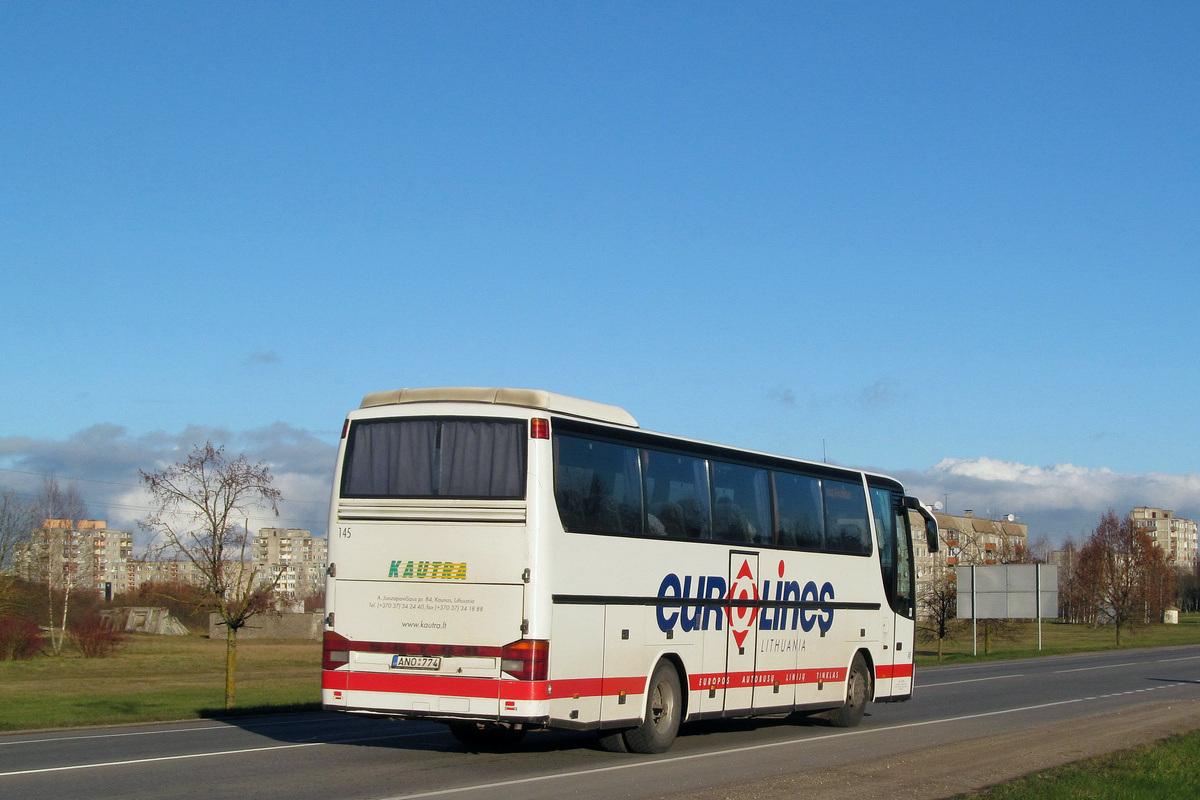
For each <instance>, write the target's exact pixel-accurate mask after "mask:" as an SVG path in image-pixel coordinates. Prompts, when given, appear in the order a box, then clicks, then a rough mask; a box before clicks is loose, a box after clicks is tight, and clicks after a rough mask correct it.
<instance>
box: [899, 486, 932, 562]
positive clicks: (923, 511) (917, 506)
mask: <svg viewBox="0 0 1200 800" xmlns="http://www.w3.org/2000/svg"><path fill="white" fill-rule="evenodd" d="M904 507H905V508H910V509H912V510H913V511H916V512H917V513H918V514H920V515H921V518H922V519H924V520H925V544H926V546H928V547H929V552H931V553H936V552H937V551H938V526H937V520H936V519H934V516H933V514H931V513H930V512H929V509H927V508H925V506H923V505H921V501H920V500H918V499H917V498H915V497H905V498H904Z"/></svg>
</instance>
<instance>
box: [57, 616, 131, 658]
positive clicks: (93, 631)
mask: <svg viewBox="0 0 1200 800" xmlns="http://www.w3.org/2000/svg"><path fill="white" fill-rule="evenodd" d="M67 636H68V637H69V638H70V640H71V644H73V645H75V648H76V649H77V650H79V652H80V653H81V654H82V655H83V657H84V658H108V657H110V656H113V655H115V654H116V652H117V651H118V650H119V649H121V646H122V645H124V644H125V634H124V633H123V632H121V631H119V630H117V629H116V628H115V627H113V625H112V624H111V623H110V622H108V621H107V620H103V619H100V617H98V616H89V617H87V618H86V619H83V620H81V621H79V622H75V623H72V624H71V626H70V629H69V630H68V631H67Z"/></svg>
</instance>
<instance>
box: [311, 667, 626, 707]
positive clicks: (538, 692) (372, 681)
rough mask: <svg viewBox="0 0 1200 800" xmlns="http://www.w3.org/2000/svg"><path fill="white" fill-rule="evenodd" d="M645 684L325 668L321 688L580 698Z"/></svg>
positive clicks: (506, 697) (503, 697) (617, 680)
mask: <svg viewBox="0 0 1200 800" xmlns="http://www.w3.org/2000/svg"><path fill="white" fill-rule="evenodd" d="M645 686H646V679H645V678H575V679H572V680H551V681H513V680H500V679H498V678H467V677H462V676H459V675H412V674H408V673H387V672H344V671H337V670H325V671H324V672H322V673H321V687H322V688H324V689H340V690H342V691H361V692H388V693H394V694H429V695H442V696H446V695H453V696H455V697H498V698H500V699H501V700H552V699H556V698H560V697H574V696H575V695H579V696H580V697H599V696H604V695H611V696H617V695H619V694H620V693H621V692H625V693H626V694H641V693H642V691H643V690H644V689H645Z"/></svg>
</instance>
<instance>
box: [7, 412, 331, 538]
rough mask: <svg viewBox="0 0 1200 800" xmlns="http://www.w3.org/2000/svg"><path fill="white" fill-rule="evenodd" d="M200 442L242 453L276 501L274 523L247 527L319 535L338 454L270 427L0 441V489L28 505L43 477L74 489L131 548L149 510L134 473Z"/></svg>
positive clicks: (264, 520)
mask: <svg viewBox="0 0 1200 800" xmlns="http://www.w3.org/2000/svg"><path fill="white" fill-rule="evenodd" d="M205 441H212V442H213V443H214V444H222V445H224V446H225V448H226V452H227V453H229V454H231V455H237V454H239V453H245V455H246V457H247V459H249V460H250V462H251V463H257V462H260V461H261V462H264V463H266V464H267V465H268V466H269V467H270V471H271V474H272V475H273V476H274V478H275V487H276V488H277V489H279V490H280V492H282V494H283V502H282V503H280V507H279V517H274V516H273V515H271V514H270V512H267V513H266V514H262V512H259V513H260V516H256V517H251V518H250V520H249V522H250V528H251V529H252V530H257V529H258V528H260V527H281V528H306V529H308V530H310V531H312V532H313V533H314V534H316V535H321V536H323V535H324V534H325V529H326V526H327V525H328V521H329V520H328V517H329V493H330V487H331V481H332V476H333V461H334V458H335V456H336V452H337V448H336V446H335V445H333V444H330V443H329V442H326V441H324V440H322V439H319V438H318V437H316V436H315V435H313V434H312V433H309V432H308V431H303V430H300V429H297V428H293V427H291V426H289V425H286V424H284V423H276V424H274V425H270V426H268V427H265V428H258V429H253V430H249V431H243V432H240V433H237V432H234V431H230V430H228V429H224V428H210V427H205V426H189V427H188V428H186V429H184V430H183V431H182V432H180V433H178V434H171V433H165V432H162V431H155V432H153V433H149V434H146V435H143V436H132V435H130V434H129V432H128V431H127V430H126V429H125V428H122V427H120V426H117V425H93V426H91V427H90V428H87V429H85V430H83V431H79V432H78V433H75V434H73V435H71V436H69V437H68V438H67V439H66V440H63V441H59V440H52V439H32V438H29V437H23V436H11V437H0V487H4V488H11V489H15V490H17V491H19V492H21V493H22V494H23V495H25V496H27V497H30V498H32V497H33V496H35V495H36V494H37V493H38V490H39V489H40V487H41V484H42V480H43V476H44V475H48V474H54V475H55V476H57V478H58V480H59V482H60V483H68V482H71V481H74V482H76V483H77V485H78V486H79V489H80V492H81V493H82V495H83V498H84V500H85V501H86V502H87V504H88V510H89V513H90V514H91V516H92V517H94V518H96V519H103V520H105V521H106V522H107V523H108V527H109V528H112V529H116V530H131V531H133V532H134V542H135V545H136V546H137V547H142V546H144V545H145V544H146V542H147V541H148V539H149V536H148V535H147V534H145V533H144V532H142V531H141V530H140V528H139V526H138V520H139V519H143V518H145V517H146V516H147V515H148V514H149V511H150V508H149V506H150V504H149V498H148V496H147V494H146V492H145V490H144V489H142V488H141V481H140V476H139V473H138V471H139V470H144V471H146V472H153V471H154V470H157V469H161V468H163V467H165V466H167V465H169V464H172V463H175V462H178V461H182V460H184V459H185V458H187V456H188V454H189V453H191V451H192V448H193V447H194V446H196V445H200V444H203V443H204V442H205Z"/></svg>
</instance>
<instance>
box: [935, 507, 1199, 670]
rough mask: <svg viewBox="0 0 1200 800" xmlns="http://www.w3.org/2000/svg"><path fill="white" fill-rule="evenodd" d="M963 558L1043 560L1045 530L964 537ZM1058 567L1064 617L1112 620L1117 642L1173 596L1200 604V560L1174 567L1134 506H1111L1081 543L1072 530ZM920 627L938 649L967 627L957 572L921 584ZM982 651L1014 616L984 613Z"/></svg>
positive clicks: (1180, 603) (1189, 605) (1158, 616)
mask: <svg viewBox="0 0 1200 800" xmlns="http://www.w3.org/2000/svg"><path fill="white" fill-rule="evenodd" d="M960 544H961V546H960V547H959V549H958V552H959V554H960V556H962V558H960V560H959V563H961V564H963V565H969V564H972V563H974V564H980V563H983V560H984V557H985V556H986V558H987V561H988V562H989V563H996V564H1038V563H1046V562H1047V560H1048V557H1049V550H1050V547H1049V543H1048V541H1047V540H1046V539H1045V538H1044V537H1043V538H1042V539H1041V540H1039V541H1038V542H1035V543H1033V544H1031V545H1028V546H1020V545H1014V544H1012V543H1011V542H1008V541H1005V542H999V543H996V546H995V547H994V548H985V546H984V545H983V543H982V542H979V541H972V542H963V543H960ZM1061 552H1062V554H1063V555H1062V556H1061V557H1060V558H1058V559H1056V560H1058V561H1059V565H1058V566H1059V571H1058V609H1059V619H1060V620H1062V621H1063V622H1068V623H1077V624H1086V625H1093V626H1095V625H1100V624H1109V625H1112V629H1113V633H1114V635H1115V637H1116V643H1117V644H1118V645H1120V644H1121V641H1122V636H1123V635H1124V634H1125V633H1127V632H1128V631H1130V630H1131V629H1133V628H1135V627H1137V626H1139V625H1144V624H1150V623H1155V622H1161V621H1162V620H1163V616H1164V613H1165V611H1166V610H1167V608H1168V607H1169V606H1171V605H1173V604H1176V605H1177V607H1178V608H1179V609H1180V610H1182V611H1200V567H1198V566H1197V565H1195V564H1193V565H1190V566H1189V567H1186V568H1179V569H1177V568H1174V567H1172V566H1171V564H1170V560H1169V558H1168V556H1167V554H1166V553H1165V552H1164V551H1163V549H1162V548H1161V547H1160V546H1159V545H1158V542H1157V541H1156V540H1155V538H1154V537H1153V536H1151V535H1150V534H1148V533H1147V532H1146V531H1144V530H1141V529H1140V528H1139V527H1138V526H1137V525H1136V524H1135V522H1134V519H1133V516H1132V514H1129V515H1126V516H1125V517H1118V516H1117V513H1116V512H1115V511H1114V510H1113V509H1111V508H1110V509H1108V510H1107V511H1106V512H1105V513H1104V514H1103V515H1101V518H1100V522H1099V524H1097V525H1096V527H1095V528H1094V529H1093V530H1092V532H1091V533H1090V534H1089V535H1088V536H1087V537H1086V538H1085V539H1084V541H1083V542H1082V543H1076V542H1075V541H1074V540H1073V539H1070V538H1068V539H1067V541H1066V542H1065V544H1064V546H1063V549H1062V551H1061ZM920 602H921V619H920V620H919V622H918V635H919V636H920V638H921V639H922V640H924V641H928V642H935V643H936V644H937V647H938V656H939V657H940V656H941V654H942V643H943V642H944V641H945V640H947V639H953V638H955V637H956V636H957V635H958V634H959V633H961V632H962V631H963V630H964V629H965V627H966V620H959V619H958V618H957V607H958V605H957V602H958V595H957V588H956V584H955V580H954V574H953V572H945V573H943V574H939V575H936V576H934V577H933V578H932V579H931V580H930V581H928V582H927V583H926V584H925V587H924V589H923V590H922V592H921V597H920ZM978 623H979V626H980V630H981V632H982V633H983V636H984V643H985V645H984V652H991V642H992V640H994V639H1003V638H1006V637H1008V636H1010V635H1012V633H1013V631H1014V630H1015V627H1014V622H1013V621H1011V620H979V621H978Z"/></svg>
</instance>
